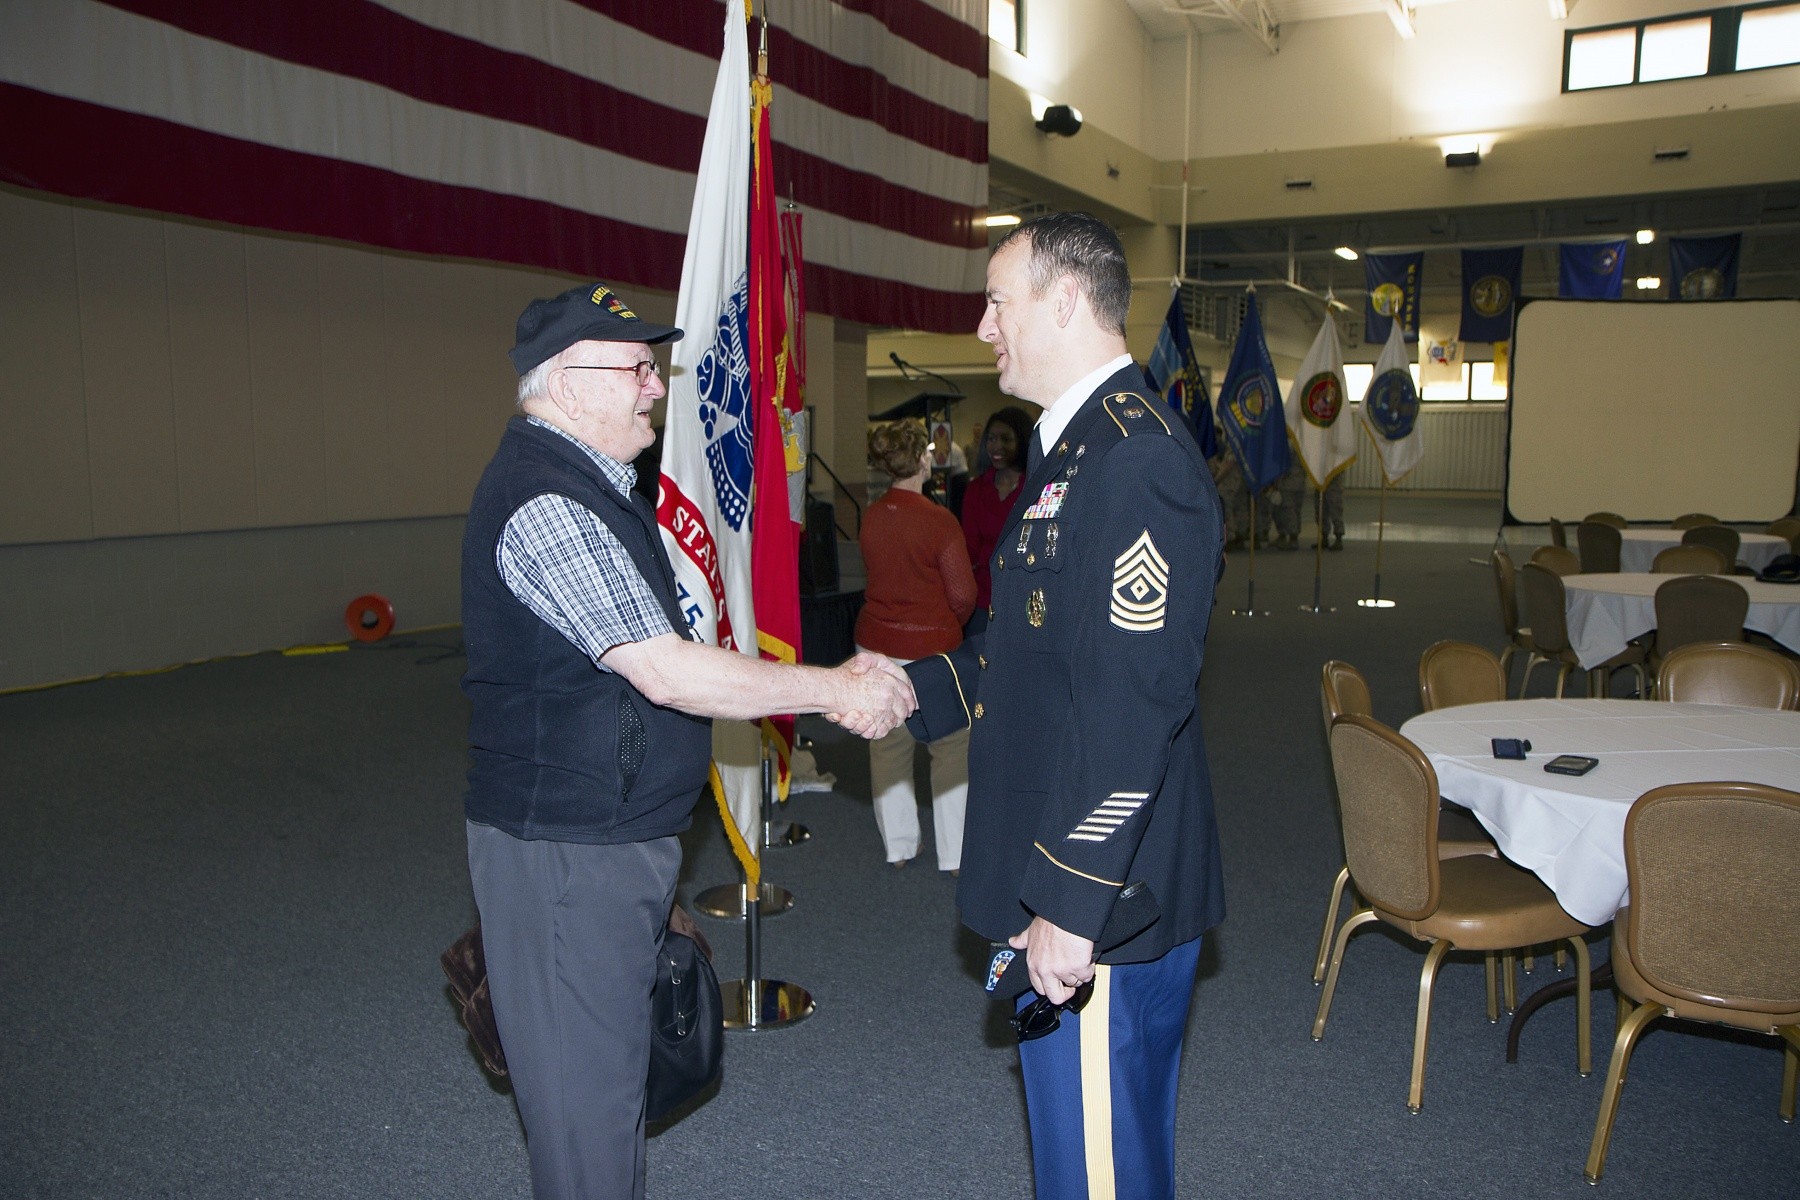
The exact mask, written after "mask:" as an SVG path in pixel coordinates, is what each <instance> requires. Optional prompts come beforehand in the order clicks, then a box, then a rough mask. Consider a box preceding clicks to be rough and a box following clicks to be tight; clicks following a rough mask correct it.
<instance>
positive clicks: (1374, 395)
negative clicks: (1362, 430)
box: [1364, 367, 1419, 442]
mask: <svg viewBox="0 0 1800 1200" xmlns="http://www.w3.org/2000/svg"><path fill="white" fill-rule="evenodd" d="M1364 403H1366V404H1367V405H1368V406H1369V422H1370V423H1371V424H1372V425H1374V426H1375V428H1376V429H1378V430H1380V431H1381V436H1382V437H1385V438H1386V439H1387V440H1388V441H1390V442H1397V441H1399V440H1400V439H1401V438H1403V437H1405V436H1406V435H1407V434H1409V433H1411V432H1412V429H1413V422H1415V421H1417V420H1418V419H1419V391H1418V389H1417V388H1415V387H1414V386H1413V381H1412V372H1410V371H1408V370H1407V369H1406V368H1405V367H1401V368H1399V369H1398V370H1394V371H1383V372H1382V373H1381V375H1380V376H1379V377H1377V378H1376V380H1375V382H1373V383H1371V384H1370V385H1369V393H1368V396H1367V398H1366V399H1365V401H1364Z"/></svg>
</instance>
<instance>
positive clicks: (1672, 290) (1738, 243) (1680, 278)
mask: <svg viewBox="0 0 1800 1200" xmlns="http://www.w3.org/2000/svg"><path fill="white" fill-rule="evenodd" d="M1743 240H1744V235H1743V234H1741V233H1728V234H1726V235H1725V236H1723V237H1672V238H1670V239H1669V299H1671V300H1729V299H1731V298H1732V297H1734V296H1736V295H1737V276H1738V251H1739V249H1740V248H1741V247H1742V244H1743Z"/></svg>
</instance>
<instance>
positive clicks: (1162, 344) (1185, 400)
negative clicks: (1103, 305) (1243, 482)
mask: <svg viewBox="0 0 1800 1200" xmlns="http://www.w3.org/2000/svg"><path fill="white" fill-rule="evenodd" d="M1144 374H1145V375H1147V376H1148V377H1149V379H1150V386H1151V387H1153V388H1155V389H1156V390H1157V391H1159V392H1161V393H1162V398H1163V401H1164V402H1165V403H1166V404H1168V406H1169V407H1170V408H1172V409H1174V410H1175V413H1176V415H1177V416H1179V417H1180V418H1181V419H1182V421H1183V422H1185V423H1186V424H1187V427H1188V428H1189V429H1191V430H1193V432H1194V440H1195V441H1197V442H1199V443H1200V452H1201V453H1202V454H1204V455H1206V457H1208V458H1212V457H1214V456H1216V455H1217V454H1218V453H1219V438H1218V435H1217V434H1216V433H1214V432H1213V410H1212V400H1211V399H1210V398H1209V397H1208V396H1207V394H1206V379H1205V377H1204V376H1202V375H1201V374H1200V364H1199V362H1198V361H1197V360H1196V359H1195V358H1194V342H1193V339H1192V338H1191V337H1189V336H1188V327H1187V313H1186V311H1185V310H1183V309H1182V307H1181V290H1180V289H1179V288H1177V289H1175V293H1174V295H1172V296H1170V297H1169V313H1168V315H1167V316H1165V317H1164V318H1163V324H1162V331H1161V332H1160V333H1158V334H1157V335H1156V345H1155V347H1154V348H1152V349H1151V351H1150V364H1149V366H1147V367H1146V368H1145V369H1144Z"/></svg>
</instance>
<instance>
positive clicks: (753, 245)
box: [727, 5, 800, 830]
mask: <svg viewBox="0 0 1800 1200" xmlns="http://www.w3.org/2000/svg"><path fill="white" fill-rule="evenodd" d="M727 7H731V6H730V5H727ZM767 64H768V21H767V20H766V19H765V20H764V21H763V48H762V50H761V52H760V53H759V54H758V55H757V73H756V79H755V81H754V82H753V83H752V84H751V87H750V94H751V121H752V124H753V125H754V127H755V146H754V152H753V158H752V168H751V187H750V348H751V353H750V365H751V371H750V400H751V404H752V406H753V408H752V411H753V412H754V414H755V416H754V419H753V420H752V421H751V431H752V443H753V447H754V458H755V470H754V472H753V485H752V487H751V493H750V497H751V503H750V553H751V564H752V565H751V581H752V590H753V591H754V593H755V597H756V599H755V608H756V649H757V651H758V652H759V653H761V655H762V657H764V658H766V659H770V660H772V661H774V662H783V663H796V662H799V661H800V527H799V526H798V525H796V524H795V523H794V518H793V515H792V513H791V512H790V510H789V508H788V467H787V458H788V456H787V450H786V446H785V439H784V429H785V428H791V425H792V422H791V421H784V420H783V419H782V418H783V417H784V416H785V415H786V407H785V405H786V400H787V396H786V395H784V384H785V383H786V377H787V376H788V375H790V374H791V373H792V364H791V362H790V361H789V347H788V340H787V302H788V296H787V289H786V287H785V286H784V283H783V274H782V243H783V239H782V235H781V224H780V219H779V215H778V209H777V206H776V203H775V172H774V160H773V156H772V146H771V143H770V138H769V102H770V100H771V98H772V89H771V88H770V86H769V77H768V65H767ZM796 266H798V264H796ZM795 399H796V400H797V399H798V393H795ZM762 728H763V732H764V734H765V735H766V736H767V737H768V739H769V743H770V746H771V747H772V749H773V750H774V752H775V757H776V763H777V769H776V785H777V788H778V789H779V792H780V794H781V796H782V797H783V798H785V797H786V796H787V787H788V769H789V762H790V759H791V757H792V754H793V746H794V716H793V714H792V713H784V714H780V715H777V716H771V717H766V718H764V720H763V722H762ZM758 799H759V801H760V796H759V797H758ZM736 807H737V806H736V805H733V809H734V811H735V810H736ZM760 815H761V814H760V803H759V804H758V811H757V814H756V816H755V817H753V818H752V820H753V825H752V829H753V830H760Z"/></svg>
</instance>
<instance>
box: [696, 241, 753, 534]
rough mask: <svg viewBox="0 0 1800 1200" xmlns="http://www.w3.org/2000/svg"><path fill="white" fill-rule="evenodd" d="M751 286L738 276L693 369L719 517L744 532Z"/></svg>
mask: <svg viewBox="0 0 1800 1200" xmlns="http://www.w3.org/2000/svg"><path fill="white" fill-rule="evenodd" d="M748 282H749V276H748V272H746V273H744V274H740V275H739V276H738V278H737V284H736V286H734V287H733V288H732V291H731V299H730V301H729V302H727V303H726V305H725V307H724V309H723V311H721V312H720V313H719V323H718V326H717V327H716V328H715V329H714V330H713V342H712V345H711V346H709V347H707V350H706V353H704V354H702V355H701V356H700V361H699V363H698V364H696V365H695V367H694V383H695V387H696V390H698V391H699V393H700V425H701V428H702V430H703V431H704V432H705V435H706V465H707V470H708V472H709V473H710V474H711V475H712V482H713V490H714V492H716V493H717V495H718V498H719V515H720V516H722V517H724V518H725V523H726V524H727V525H729V526H731V528H732V530H733V532H742V531H743V528H744V520H745V518H747V517H748V516H749V515H750V476H751V466H752V463H753V462H754V461H755V460H754V459H753V457H752V454H751V450H752V443H751V426H750V349H749V347H750V335H749V326H750V289H749V287H748Z"/></svg>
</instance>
